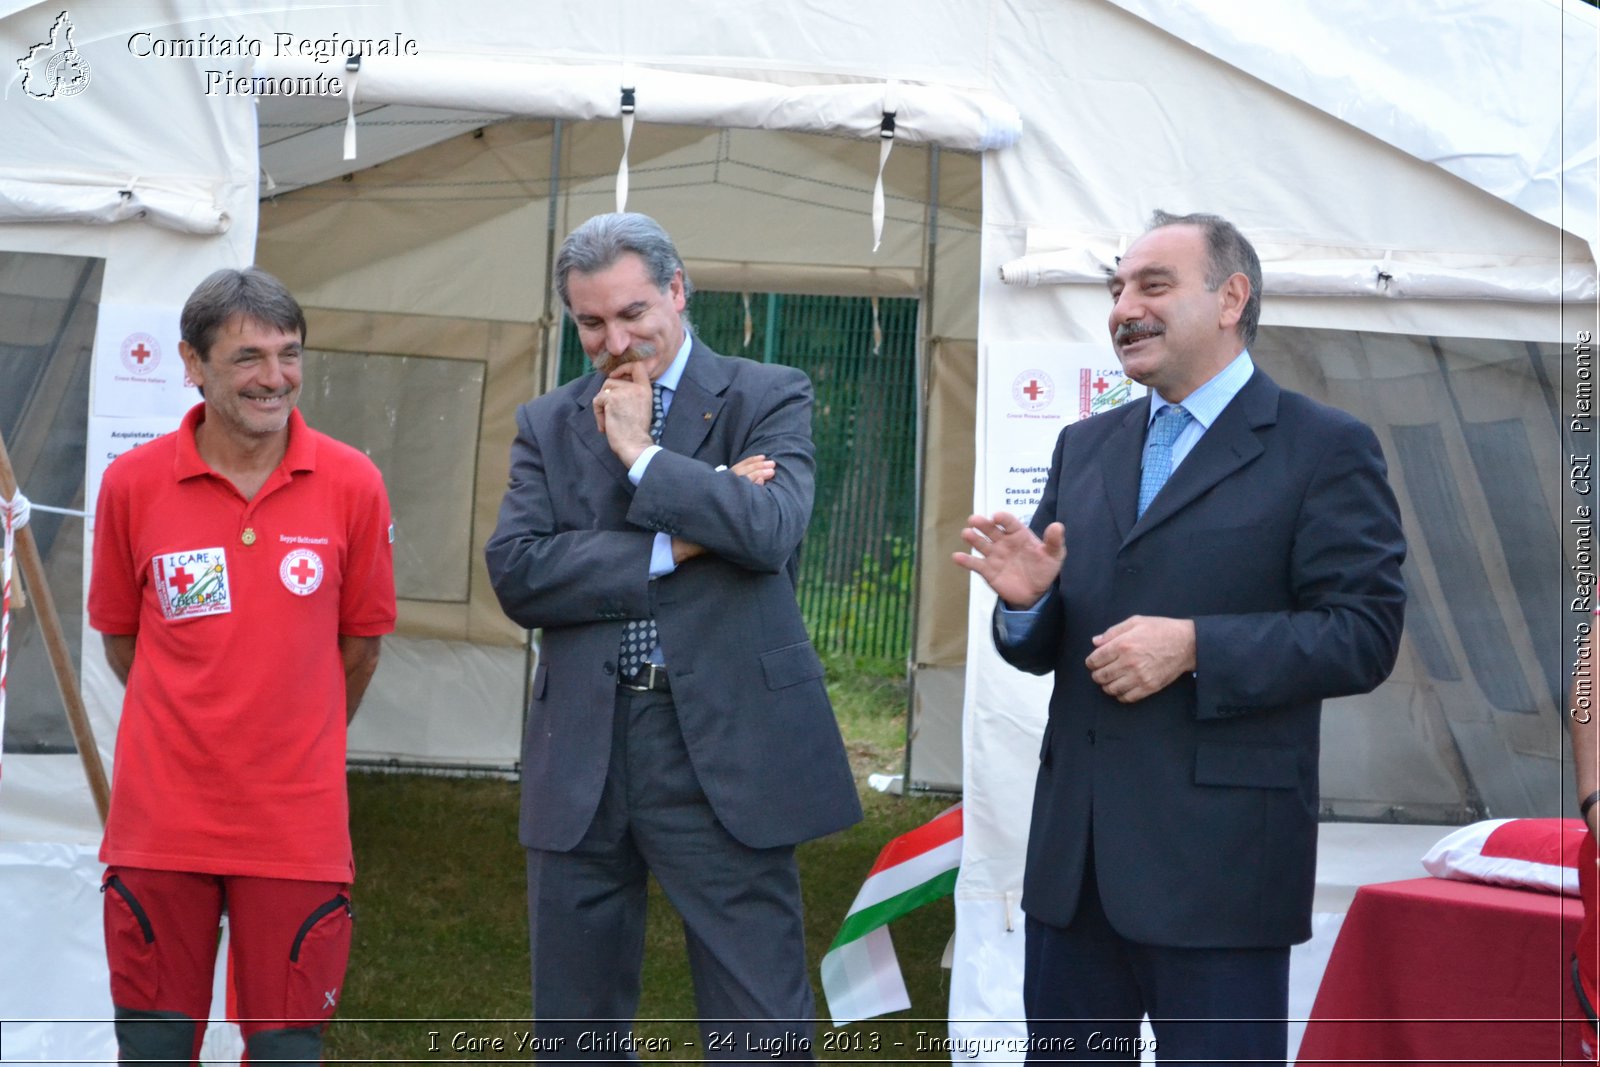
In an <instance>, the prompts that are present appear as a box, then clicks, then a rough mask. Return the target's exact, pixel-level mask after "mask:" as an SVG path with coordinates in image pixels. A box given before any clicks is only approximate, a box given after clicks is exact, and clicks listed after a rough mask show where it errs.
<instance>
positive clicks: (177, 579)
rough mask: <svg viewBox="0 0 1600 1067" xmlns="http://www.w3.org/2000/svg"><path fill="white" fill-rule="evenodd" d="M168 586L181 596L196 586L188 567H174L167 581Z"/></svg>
mask: <svg viewBox="0 0 1600 1067" xmlns="http://www.w3.org/2000/svg"><path fill="white" fill-rule="evenodd" d="M167 584H168V585H170V586H172V588H174V589H176V590H177V591H178V595H179V596H182V595H183V594H185V593H187V592H188V591H189V587H190V586H191V585H193V584H194V579H193V578H192V577H190V575H189V569H188V568H187V567H174V568H172V575H171V576H170V577H169V578H168V579H167Z"/></svg>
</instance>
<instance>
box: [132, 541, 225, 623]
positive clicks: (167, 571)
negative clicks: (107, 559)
mask: <svg viewBox="0 0 1600 1067" xmlns="http://www.w3.org/2000/svg"><path fill="white" fill-rule="evenodd" d="M150 567H151V570H152V571H154V577H155V583H156V597H157V598H158V599H159V600H160V601H161V612H162V614H163V615H165V616H166V617H167V618H168V619H169V620H175V619H195V618H199V617H200V616H202V615H225V614H227V613H228V612H230V611H232V610H233V602H232V600H231V599H230V597H229V595H228V557H227V554H226V553H225V552H223V550H222V549H220V548H196V549H191V550H189V551H187V552H167V553H163V554H162V555H159V556H156V557H155V558H154V559H153V560H151V562H150Z"/></svg>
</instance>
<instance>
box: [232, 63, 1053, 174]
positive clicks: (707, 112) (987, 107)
mask: <svg viewBox="0 0 1600 1067" xmlns="http://www.w3.org/2000/svg"><path fill="white" fill-rule="evenodd" d="M254 73H255V78H256V80H257V85H256V91H257V92H258V93H259V94H262V95H267V94H274V95H301V96H311V95H318V94H317V93H316V91H315V88H316V80H317V76H318V75H319V74H320V75H322V76H323V79H322V84H323V85H328V84H329V83H330V82H332V81H333V79H330V78H328V77H327V74H328V67H327V64H325V63H318V62H316V61H315V60H313V59H306V58H299V57H284V58H281V59H280V58H263V59H261V60H258V61H257V62H256V64H255V72H254ZM629 73H630V75H631V77H632V82H633V84H634V87H635V88H636V89H637V94H638V95H637V100H638V105H637V117H638V119H639V120H640V121H642V122H656V123H672V124H677V125H683V126H726V127H735V128H740V129H762V130H792V131H796V132H804V133H830V134H839V135H844V136H854V137H859V138H862V139H870V138H876V137H878V136H879V132H880V128H881V124H882V119H883V101H884V86H883V84H882V83H854V84H834V85H780V84H776V83H773V82H763V81H754V80H749V79H743V78H728V77H719V76H713V75H708V74H684V73H680V72H677V71H669V70H654V69H644V68H640V69H634V70H632V71H630V72H629ZM620 74H621V72H620V71H619V68H618V67H617V65H616V64H603V65H595V64H587V65H586V64H553V63H518V62H512V61H508V60H501V59H485V58H483V57H482V56H450V55H443V54H441V55H436V56H398V57H386V56H367V57H364V59H363V61H362V64H361V102H362V103H364V104H407V105H411V106H415V107H439V108H458V109H462V110H477V111H494V112H498V113H500V114H506V115H523V116H528V117H533V118H559V119H570V120H575V121H583V120H588V119H606V118H617V117H618V116H619V115H620V114H621V105H620V100H619V96H618V92H617V90H618V88H619V86H620V81H621V77H620ZM339 82H340V92H339V93H338V94H333V95H339V96H342V95H344V94H346V93H348V92H349V91H350V89H349V85H348V82H347V81H346V80H345V79H339ZM325 95H326V94H325ZM895 99H896V102H897V112H896V116H895V137H896V138H897V139H899V140H902V141H908V142H912V143H922V144H938V145H942V146H943V147H946V148H957V149H963V150H966V151H973V152H982V151H988V150H990V149H999V148H1005V147H1007V146H1009V145H1011V144H1014V143H1015V142H1016V140H1017V138H1018V137H1020V136H1021V134H1022V117H1021V114H1020V113H1019V112H1018V111H1017V109H1016V108H1015V107H1013V106H1011V105H1010V104H1009V103H1007V102H1006V101H1004V100H1002V99H1000V98H999V97H998V96H995V95H994V94H993V93H990V92H985V91H982V90H976V89H957V88H952V87H948V86H938V85H914V84H907V83H904V82H899V83H897V84H896V85H895Z"/></svg>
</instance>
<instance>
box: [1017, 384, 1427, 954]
mask: <svg viewBox="0 0 1600 1067" xmlns="http://www.w3.org/2000/svg"><path fill="white" fill-rule="evenodd" d="M1148 412H1149V400H1148V399H1146V400H1142V401H1138V402H1135V403H1132V404H1128V405H1126V406H1124V407H1122V408H1118V409H1117V410H1115V411H1111V412H1107V413H1105V414H1103V415H1099V416H1096V417H1094V418H1091V419H1087V420H1085V421H1083V422H1080V423H1077V424H1075V425H1072V426H1069V427H1068V428H1067V429H1065V430H1064V431H1062V434H1061V436H1060V439H1059V440H1058V441H1057V443H1056V450H1055V456H1054V459H1053V461H1052V463H1051V467H1050V476H1049V480H1048V482H1047V484H1046V487H1045V491H1044V496H1043V498H1042V500H1041V502H1040V506H1039V510H1038V512H1037V513H1036V515H1035V516H1034V519H1033V523H1032V525H1033V529H1034V531H1035V532H1036V533H1041V534H1042V532H1043V530H1044V528H1045V526H1047V525H1048V524H1049V523H1051V522H1056V521H1059V522H1062V523H1064V524H1065V526H1066V546H1067V557H1066V561H1065V563H1064V565H1063V567H1062V571H1061V576H1060V579H1059V580H1058V581H1057V583H1056V585H1055V587H1054V588H1053V590H1052V591H1051V593H1050V594H1049V595H1048V598H1047V600H1046V601H1045V602H1044V604H1043V606H1042V609H1041V613H1040V618H1039V621H1038V622H1037V624H1036V625H1035V627H1034V628H1033V629H1032V630H1031V631H1030V632H1029V634H1028V635H1027V637H1026V639H1024V640H1023V641H1021V642H1020V643H1018V644H1017V645H1015V646H1007V645H1006V644H1005V642H1003V641H997V643H998V645H999V648H1000V652H1001V655H1002V656H1004V657H1005V659H1006V660H1007V661H1008V662H1010V663H1012V664H1013V665H1015V666H1017V667H1019V668H1021V669H1023V670H1026V671H1031V672H1033V673H1035V674H1045V673H1049V672H1051V671H1054V672H1055V689H1054V692H1053V693H1052V695H1051V698H1050V713H1049V720H1048V724H1047V726H1046V728H1045V734H1044V741H1043V745H1042V748H1041V751H1040V766H1039V776H1038V783H1037V787H1036V790H1035V794H1034V805H1033V822H1032V828H1031V831H1030V834H1029V840H1028V856H1027V869H1026V875H1025V878H1024V885H1023V908H1024V910H1025V911H1026V912H1027V913H1028V915H1029V916H1030V917H1032V918H1036V919H1039V920H1042V921H1044V922H1046V923H1050V924H1053V925H1057V926H1065V925H1066V924H1067V923H1068V922H1069V921H1070V920H1071V918H1072V916H1073V913H1074V911H1075V909H1076V908H1077V903H1078V896H1079V889H1080V887H1081V885H1082V880H1083V872H1084V869H1085V861H1086V858H1087V855H1088V850H1089V848H1090V842H1091V839H1092V842H1093V850H1094V866H1095V870H1096V873H1097V875H1098V887H1099V890H1100V896H1101V898H1102V900H1103V901H1104V907H1105V912H1106V915H1107V917H1108V919H1109V920H1110V921H1111V923H1112V926H1113V927H1114V928H1115V929H1116V930H1117V931H1118V932H1119V933H1121V934H1122V935H1123V936H1125V937H1127V938H1129V939H1132V940H1134V941H1139V942H1143V943H1147V944H1154V945H1166V946H1174V947H1197V948H1198V947H1207V948H1227V947H1270V946H1285V945H1289V944H1293V943H1297V942H1300V941H1304V940H1306V939H1307V938H1308V937H1310V935H1311V898H1312V891H1313V888H1314V885H1315V880H1316V845H1317V809H1318V794H1317V749H1318V731H1319V726H1320V717H1321V709H1322V701H1323V700H1325V699H1327V698H1329V697H1336V696H1342V695H1347V694H1352V693H1360V692H1365V691H1367V690H1370V689H1372V688H1373V687H1375V686H1377V685H1378V684H1379V683H1380V682H1382V681H1383V680H1384V678H1386V677H1388V674H1389V672H1390V670H1392V669H1393V667H1394V661H1395V656H1396V653H1397V650H1398V645H1399V640H1400V630H1401V622H1402V617H1403V613H1404V605H1405V590H1404V586H1403V585H1402V582H1401V578H1400V565H1401V562H1402V561H1403V559H1404V557H1405V541H1404V539H1403V537H1402V534H1401V530H1400V516H1399V509H1398V507H1397V505H1396V503H1395V498H1394V494H1393V492H1392V491H1391V490H1390V488H1389V484H1388V481H1387V478H1386V469H1385V466H1384V460H1383V455H1382V452H1381V450H1380V448H1379V445H1378V442H1377V439H1376V437H1375V436H1374V435H1373V433H1372V431H1371V430H1370V429H1369V428H1368V427H1366V426H1365V425H1364V424H1362V423H1361V422H1359V421H1357V420H1356V419H1355V418H1353V417H1351V416H1350V415H1348V414H1346V413H1344V412H1341V411H1338V410H1336V409H1334V408H1330V407H1327V406H1324V405H1322V404H1318V403H1316V402H1315V401H1313V400H1310V399H1308V398H1307V397H1304V396H1301V395H1299V394H1297V393H1292V392H1287V391H1284V390H1281V389H1280V388H1279V387H1278V385H1277V384H1276V383H1275V382H1273V381H1272V380H1271V379H1270V378H1268V377H1267V375H1266V374H1265V373H1263V372H1262V371H1261V370H1259V369H1257V370H1256V372H1255V373H1254V375H1253V376H1252V377H1251V378H1250V380H1249V381H1248V382H1246V384H1245V386H1244V388H1243V389H1242V390H1241V391H1240V392H1239V393H1238V395H1237V396H1235V397H1234V399H1233V400H1232V401H1231V402H1230V403H1229V404H1228V406H1227V407H1226V408H1225V409H1224V410H1223V411H1222V413H1221V415H1220V416H1219V417H1218V418H1217V420H1216V421H1215V422H1214V423H1213V424H1212V426H1211V427H1210V429H1209V430H1207V431H1206V433H1205V434H1204V435H1203V436H1202V437H1201V438H1200V440H1199V441H1198V442H1197V443H1196V445H1195V446H1194V449H1193V451H1191V452H1190V453H1189V455H1188V456H1187V458H1186V459H1185V460H1184V461H1183V463H1182V464H1181V465H1180V466H1179V467H1178V469H1177V470H1176V471H1175V472H1174V473H1173V475H1172V478H1171V480H1170V481H1168V483H1167V484H1166V486H1165V487H1164V488H1163V489H1162V490H1161V492H1160V494H1158V495H1157V497H1156V499H1155V500H1154V502H1153V503H1152V504H1151V505H1150V508H1149V510H1148V511H1146V513H1145V514H1144V515H1143V516H1142V517H1140V518H1138V519H1136V518H1135V512H1136V505H1137V497H1138V487H1139V466H1140V454H1141V451H1142V447H1143V442H1144V437H1145V430H1146V424H1147V420H1148ZM1130 615H1160V616H1169V617H1175V618H1186V619H1193V620H1194V622H1195V640H1196V663H1197V670H1196V671H1195V672H1194V674H1193V675H1185V676H1183V677H1181V678H1180V679H1178V680H1177V681H1176V682H1174V683H1173V684H1172V685H1170V686H1168V687H1167V688H1166V689H1164V690H1162V691H1161V692H1159V693H1156V694H1154V695H1153V696H1150V697H1148V698H1146V699H1145V700H1143V701H1140V702H1138V703H1136V704H1133V705H1123V704H1119V703H1118V702H1117V701H1116V700H1115V699H1113V698H1112V697H1109V696H1107V695H1106V694H1105V693H1103V692H1102V691H1101V690H1100V688H1099V687H1098V686H1097V685H1095V683H1094V682H1093V680H1092V679H1091V678H1090V677H1089V672H1088V670H1087V669H1086V668H1085V667H1084V659H1085V658H1086V657H1087V656H1088V655H1089V653H1090V652H1091V651H1092V650H1093V645H1092V644H1091V641H1090V639H1091V638H1092V637H1093V636H1094V635H1096V634H1099V633H1101V632H1103V631H1104V630H1106V629H1107V628H1109V627H1111V626H1113V625H1115V624H1116V623H1118V622H1121V621H1122V620H1123V619H1126V618H1127V617H1129V616H1130ZM1091 835H1092V838H1091Z"/></svg>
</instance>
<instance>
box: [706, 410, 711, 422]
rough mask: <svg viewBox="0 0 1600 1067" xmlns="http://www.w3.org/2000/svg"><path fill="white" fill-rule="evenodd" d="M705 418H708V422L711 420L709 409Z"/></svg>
mask: <svg viewBox="0 0 1600 1067" xmlns="http://www.w3.org/2000/svg"><path fill="white" fill-rule="evenodd" d="M705 420H706V421H707V422H710V421H711V412H709V411H708V412H706V414H705Z"/></svg>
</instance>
